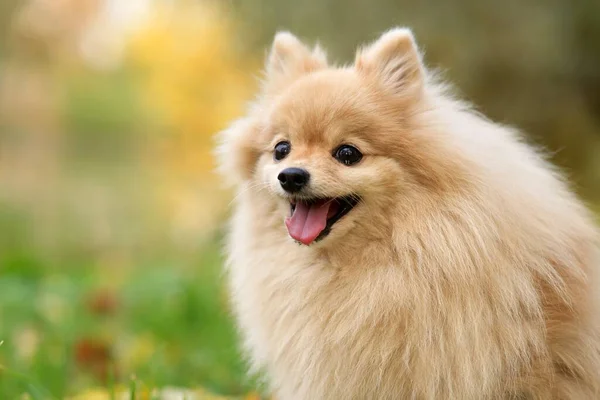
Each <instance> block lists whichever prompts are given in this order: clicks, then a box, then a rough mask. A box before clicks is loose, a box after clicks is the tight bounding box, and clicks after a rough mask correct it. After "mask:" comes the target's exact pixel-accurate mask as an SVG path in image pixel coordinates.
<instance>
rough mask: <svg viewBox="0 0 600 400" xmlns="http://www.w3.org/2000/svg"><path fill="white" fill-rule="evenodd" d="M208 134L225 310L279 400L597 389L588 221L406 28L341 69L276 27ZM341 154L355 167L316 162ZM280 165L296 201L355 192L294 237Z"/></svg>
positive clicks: (568, 395)
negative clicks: (215, 176)
mask: <svg viewBox="0 0 600 400" xmlns="http://www.w3.org/2000/svg"><path fill="white" fill-rule="evenodd" d="M220 137H221V140H222V144H221V146H220V147H219V156H220V166H221V169H222V171H223V172H224V174H225V175H226V176H227V177H228V178H232V182H233V183H234V184H235V185H236V188H237V189H236V190H237V195H236V197H235V201H234V203H235V209H234V215H233V217H232V221H231V226H230V235H229V242H228V267H229V268H228V274H229V282H230V290H231V294H232V300H233V301H232V303H233V308H234V311H235V315H236V317H237V320H238V323H239V326H240V328H241V332H242V335H243V338H244V343H245V348H246V349H247V351H248V354H249V358H250V360H251V362H252V365H253V366H254V367H255V368H256V369H257V370H261V371H265V372H266V375H267V377H268V381H269V383H270V385H271V387H272V389H273V391H274V393H275V394H276V397H277V398H278V399H281V400H290V399H302V400H313V399H316V400H318V399H405V398H406V399H408V398H415V399H506V398H515V399H522V398H532V399H551V398H552V399H596V398H600V378H599V375H600V352H599V349H600V345H599V336H598V330H597V323H596V320H597V319H598V317H599V315H598V308H597V306H596V304H597V302H596V298H595V291H594V290H593V289H594V288H595V285H596V283H595V274H596V269H597V265H598V251H597V247H596V234H597V233H596V230H595V227H594V224H593V222H592V218H591V216H590V214H589V213H588V211H587V210H586V208H585V207H584V206H583V205H582V204H581V203H580V202H579V201H578V200H577V199H576V197H575V196H574V195H573V194H572V192H571V191H570V190H569V188H568V187H567V185H566V184H565V183H564V181H563V179H562V178H561V176H560V175H559V174H558V173H557V172H556V171H555V170H554V169H553V168H552V167H551V166H550V164H549V163H547V162H546V161H545V160H544V158H543V157H542V156H540V154H539V153H538V152H537V151H535V150H534V149H532V147H531V146H529V145H526V144H524V143H523V142H522V141H521V139H520V138H519V135H518V133H517V132H515V131H513V130H512V129H510V128H506V127H503V126H499V125H497V124H494V123H492V122H489V121H488V120H486V119H484V118H483V117H481V116H480V115H477V114H476V113H474V112H472V111H471V110H470V109H469V107H467V106H466V105H465V104H464V103H461V102H459V101H457V100H454V99H453V98H452V97H451V96H450V95H448V94H447V90H445V89H444V87H443V86H442V85H440V84H439V83H437V82H436V81H435V80H434V79H433V78H432V77H431V74H430V73H429V72H427V70H426V69H425V68H424V67H423V65H422V61H421V56H420V53H419V51H418V49H417V47H416V45H415V43H414V40H413V37H412V34H411V33H410V31H408V30H406V29H394V30H391V31H389V32H387V33H386V34H384V35H383V36H382V37H381V38H380V39H379V40H377V41H376V42H374V43H373V44H372V45H370V46H367V47H366V48H364V49H362V50H360V51H359V52H358V54H357V58H356V62H355V64H354V65H352V66H350V67H343V68H334V67H329V66H328V65H327V62H326V60H325V55H324V53H323V52H322V51H321V50H320V49H319V48H315V49H314V50H310V49H308V48H307V47H305V46H304V45H303V44H302V43H301V42H299V41H298V40H297V39H296V38H295V37H294V36H292V35H291V34H289V33H280V34H278V35H277V36H276V38H275V41H274V43H273V48H272V50H271V53H270V56H269V58H268V61H267V67H266V78H265V82H264V86H263V89H262V91H261V94H260V96H259V97H258V99H257V101H256V102H255V103H254V105H253V107H252V108H251V110H250V111H249V113H248V115H247V116H246V117H245V118H244V119H242V120H239V121H237V122H235V123H234V124H233V125H232V126H231V127H230V128H229V129H227V130H226V131H224V132H223V133H222V134H221V136H220ZM282 139H284V140H287V141H289V142H290V143H291V146H292V147H291V149H292V150H291V152H290V154H289V155H288V156H287V157H286V158H285V159H283V160H281V161H275V160H274V159H273V146H274V145H275V143H277V142H278V141H279V140H282ZM342 143H352V144H353V145H355V146H357V147H358V148H360V150H361V151H362V152H363V153H364V157H363V159H362V160H361V162H360V163H359V164H357V165H353V166H345V165H343V164H340V163H339V162H337V161H336V160H335V159H334V158H333V157H332V155H331V154H332V151H333V149H335V147H336V146H339V145H340V144H342ZM290 166H294V167H298V166H301V167H302V168H306V170H308V171H310V174H311V181H310V186H309V188H308V190H309V191H310V192H309V193H310V194H311V195H314V196H320V197H335V196H343V195H348V194H353V195H357V196H359V197H360V203H359V204H358V205H357V206H356V207H355V208H354V209H353V210H352V211H350V212H349V213H348V214H347V215H346V216H344V217H343V218H342V219H341V220H340V221H339V222H337V223H336V224H335V225H334V226H333V228H332V230H331V233H330V234H329V235H328V236H327V237H325V238H324V239H323V240H321V241H318V242H315V243H312V244H311V245H309V246H304V245H299V244H298V243H296V242H294V240H293V239H291V238H290V236H289V235H288V232H287V231H286V227H285V225H284V222H283V221H284V219H285V217H286V216H288V215H289V213H290V204H289V201H290V200H289V196H288V195H287V194H286V193H285V192H284V191H283V190H282V189H281V187H280V186H279V184H278V182H277V178H276V176H277V174H278V172H279V171H281V170H282V169H283V168H285V167H290Z"/></svg>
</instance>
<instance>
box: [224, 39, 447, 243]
mask: <svg viewBox="0 0 600 400" xmlns="http://www.w3.org/2000/svg"><path fill="white" fill-rule="evenodd" d="M426 78H427V76H426V72H425V69H424V67H423V65H422V61H421V55H420V53H419V51H418V49H417V46H416V44H415V41H414V39H413V35H412V34H411V32H410V31H409V30H407V29H393V30H391V31H389V32H387V33H385V34H384V35H383V36H382V37H381V38H380V39H379V40H377V41H376V42H375V43H373V44H371V45H370V46H367V47H365V48H364V49H361V50H359V51H358V53H357V56H356V61H355V63H354V65H353V66H351V67H344V68H331V67H329V66H328V65H327V61H326V57H325V54H324V53H323V51H322V50H321V49H320V48H318V47H316V48H315V49H312V50H311V49H309V48H307V47H306V46H305V45H303V44H302V43H301V42H300V41H299V40H298V39H297V38H296V37H294V36H293V35H291V34H290V33H279V34H277V35H276V37H275V40H274V43H273V46H272V50H271V52H270V55H269V57H268V60H267V65H266V79H265V82H264V86H263V90H262V93H261V95H260V97H259V99H258V101H257V103H256V104H255V105H254V107H253V109H252V110H251V111H250V113H249V116H247V117H246V118H244V119H242V120H240V121H238V122H236V123H234V124H233V125H232V126H231V127H230V128H229V129H228V130H226V131H225V132H223V133H222V135H221V138H222V145H221V147H220V148H219V153H220V159H221V168H222V170H223V171H224V172H225V174H226V175H227V176H228V177H233V178H234V181H235V182H237V183H238V184H239V183H242V184H246V186H247V190H261V191H266V192H268V193H269V197H270V198H271V199H272V200H273V201H275V202H276V204H277V205H278V207H276V209H277V211H276V212H278V213H281V221H282V223H285V225H286V226H287V230H288V233H289V235H290V236H291V237H292V238H293V239H295V240H296V241H298V242H300V243H302V244H305V245H310V244H311V243H313V242H315V241H320V240H322V239H325V238H326V237H327V238H328V239H327V241H330V240H333V239H332V238H334V237H343V236H344V235H348V234H351V232H352V230H353V228H355V227H356V226H358V225H362V226H368V225H369V224H370V223H377V221H376V219H375V217H376V216H377V217H379V218H381V217H382V216H385V215H386V213H391V212H392V211H393V209H394V208H395V207H396V205H397V203H398V202H401V201H404V200H405V201H408V199H409V198H410V196H409V195H408V194H409V193H416V192H418V191H420V190H424V189H423V188H425V187H431V188H436V187H437V188H439V187H441V186H443V185H444V182H443V179H444V177H442V176H441V175H443V174H446V173H449V171H444V166H443V165H441V164H440V163H438V162H437V161H436V160H435V153H436V151H437V150H436V149H435V147H436V146H435V145H432V143H431V141H429V140H427V139H426V137H427V136H428V135H426V134H424V135H422V134H421V133H422V132H421V131H423V129H424V128H423V124H424V123H425V122H424V121H423V115H424V113H425V112H426V110H427V109H428V107H430V106H431V104H430V102H428V101H427V100H426V99H427V95H426V94H427V90H426V87H427V82H426V81H427V79H426ZM425 124H426V123H425ZM429 136H431V135H429ZM384 218H385V217H384ZM357 223H358V224H357Z"/></svg>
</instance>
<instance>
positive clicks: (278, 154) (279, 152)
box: [273, 141, 292, 161]
mask: <svg viewBox="0 0 600 400" xmlns="http://www.w3.org/2000/svg"><path fill="white" fill-rule="evenodd" d="M291 149H292V145H291V144H290V142H286V141H283V142H279V143H277V144H276V145H275V153H274V154H273V157H274V158H275V160H277V161H279V160H283V159H284V158H285V157H286V156H287V155H288V154H290V150H291Z"/></svg>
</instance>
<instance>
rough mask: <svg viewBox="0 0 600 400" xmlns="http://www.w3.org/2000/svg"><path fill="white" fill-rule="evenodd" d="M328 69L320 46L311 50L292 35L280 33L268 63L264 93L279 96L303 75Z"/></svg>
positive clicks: (325, 57)
mask: <svg viewBox="0 0 600 400" xmlns="http://www.w3.org/2000/svg"><path fill="white" fill-rule="evenodd" d="M326 67H327V56H326V54H325V52H324V51H323V50H322V49H321V48H320V47H319V45H316V46H315V47H314V49H312V50H311V49H309V48H308V47H307V46H306V45H304V44H303V43H302V42H301V41H300V40H299V39H298V38H297V37H296V36H294V35H292V34H291V33H289V32H278V33H277V34H276V35H275V39H274V40H273V45H272V46H271V51H270V52H269V56H268V58H267V62H266V68H265V69H266V79H265V82H264V93H265V94H266V95H273V94H277V93H279V92H281V90H283V89H284V88H285V87H286V86H288V85H290V84H291V83H292V82H293V81H295V80H296V79H298V78H299V77H301V76H302V75H305V74H308V73H310V72H313V71H317V70H319V69H323V68H326Z"/></svg>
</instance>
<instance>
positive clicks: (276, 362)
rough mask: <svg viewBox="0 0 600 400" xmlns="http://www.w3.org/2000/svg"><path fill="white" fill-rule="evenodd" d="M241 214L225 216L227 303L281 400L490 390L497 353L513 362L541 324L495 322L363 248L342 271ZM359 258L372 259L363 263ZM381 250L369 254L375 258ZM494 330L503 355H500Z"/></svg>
mask: <svg viewBox="0 0 600 400" xmlns="http://www.w3.org/2000/svg"><path fill="white" fill-rule="evenodd" d="M248 215H252V214H249V213H248V212H245V211H244V210H241V211H240V212H239V213H238V214H237V215H236V216H235V217H234V220H233V224H234V229H233V230H232V232H233V235H232V237H231V242H230V260H229V264H230V285H231V291H232V293H233V296H234V297H233V300H234V307H235V312H236V314H237V318H238V321H239V323H240V327H241V328H242V332H243V335H244V339H245V345H246V348H247V350H248V352H249V354H250V355H251V358H252V361H253V363H254V365H255V366H256V367H257V368H260V369H266V370H267V371H268V375H269V379H270V382H271V384H272V387H273V389H274V390H275V391H276V392H277V394H278V395H279V396H280V397H281V398H282V399H283V400H288V399H330V398H331V399H333V398H346V399H368V398H373V399H375V398H376V399H385V398H390V399H392V398H412V397H413V396H417V398H421V397H423V398H436V396H440V395H443V396H452V395H453V393H461V394H462V395H469V394H470V393H471V394H473V395H474V396H475V393H478V394H481V393H486V392H488V393H491V392H493V390H494V389H493V388H497V387H499V386H501V383H500V381H501V380H502V379H503V378H502V376H503V375H505V372H506V371H505V362H504V360H505V357H507V356H508V357H511V356H512V355H514V356H515V359H518V354H519V353H523V354H525V353H529V348H530V347H534V346H535V345H536V343H537V340H538V334H540V327H539V326H536V324H535V323H531V326H526V325H527V322H524V321H510V319H509V317H508V316H506V317H507V319H506V320H503V321H498V320H494V318H500V319H501V318H503V317H504V316H497V315H496V317H494V313H495V311H496V310H492V308H493V304H491V303H490V302H488V301H486V298H485V294H483V293H481V291H480V290H479V289H477V288H471V289H472V292H468V291H464V290H463V291H462V292H461V293H453V292H452V291H451V290H448V291H447V292H446V293H436V294H434V293H433V292H432V291H431V287H428V286H427V282H425V281H415V278H414V277H411V276H409V275H407V274H405V273H403V271H406V270H407V266H403V265H400V264H398V263H401V261H400V260H397V261H396V263H390V265H385V263H382V262H381V257H375V254H376V253H377V248H369V247H368V246H367V247H363V248H355V253H356V256H355V257H350V258H349V259H344V260H343V262H344V263H346V265H344V266H343V268H340V267H341V266H340V265H339V264H338V261H339V260H337V259H331V255H329V256H328V255H325V254H323V253H319V252H318V251H314V250H313V251H309V250H310V249H309V248H306V247H300V246H297V245H295V244H294V243H291V241H290V239H289V238H287V237H286V235H285V233H283V234H282V232H279V231H276V230H273V229H271V230H269V229H263V228H264V226H257V224H258V225H262V224H268V223H269V221H264V220H263V221H261V222H260V223H258V222H257V221H256V220H252V221H251V220H250V219H249V218H248ZM279 223H280V222H279ZM365 251H374V253H373V257H367V258H364V257H361V254H363V252H365ZM386 251H389V250H388V249H385V248H384V247H380V248H379V254H384V257H383V258H385V257H388V256H387V255H385V252H386ZM407 257H408V255H407ZM376 258H380V260H376ZM352 259H355V260H360V261H359V262H358V264H356V265H350V264H348V262H349V260H352ZM388 259H389V258H388ZM369 260H370V261H369ZM361 263H364V265H361ZM440 296H441V297H440ZM460 310H462V311H460ZM516 325H518V330H517V329H515V328H516ZM524 329H525V330H524ZM513 331H518V332H519V334H520V335H522V337H520V338H515V337H512V335H513V334H512V332H513ZM501 335H510V336H511V337H510V338H509V337H507V338H506V339H507V340H511V341H512V346H513V348H505V349H503V348H502V343H501V342H502V339H501V338H500V336H501ZM482 365H485V370H481V366H482ZM514 367H515V369H518V368H519V367H518V366H514ZM475 382H476V383H477V385H473V383H475ZM438 398H439V397H438ZM473 398H475V397H473Z"/></svg>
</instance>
